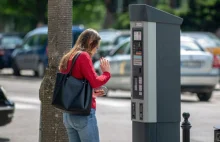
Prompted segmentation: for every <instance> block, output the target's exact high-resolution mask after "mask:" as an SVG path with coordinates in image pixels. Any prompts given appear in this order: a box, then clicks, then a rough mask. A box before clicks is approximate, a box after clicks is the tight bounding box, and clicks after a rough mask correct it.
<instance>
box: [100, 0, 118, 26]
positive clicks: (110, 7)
mask: <svg viewBox="0 0 220 142" xmlns="http://www.w3.org/2000/svg"><path fill="white" fill-rule="evenodd" d="M104 2H105V9H106V14H105V19H104V23H103V26H102V28H103V29H107V28H112V26H113V24H114V22H115V16H114V14H115V12H116V9H115V5H114V3H113V1H112V0H105V1H104Z"/></svg>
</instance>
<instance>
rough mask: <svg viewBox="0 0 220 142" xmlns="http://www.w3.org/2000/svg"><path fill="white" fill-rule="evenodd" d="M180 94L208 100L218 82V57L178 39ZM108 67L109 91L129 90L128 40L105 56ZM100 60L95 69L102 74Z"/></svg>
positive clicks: (190, 40)
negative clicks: (179, 51) (109, 74)
mask: <svg viewBox="0 0 220 142" xmlns="http://www.w3.org/2000/svg"><path fill="white" fill-rule="evenodd" d="M180 48H181V91H182V92H191V93H196V94H197V96H198V98H199V99H200V101H208V100H209V99H210V98H211V96H212V92H213V90H214V88H215V86H216V84H217V83H218V68H219V62H218V58H216V57H215V56H213V55H212V54H210V53H209V52H206V51H204V50H203V49H202V48H201V47H200V46H199V44H197V42H196V41H195V40H193V39H192V38H189V37H183V36H182V37H181V47H180ZM106 58H107V59H108V60H109V62H110V65H111V74H112V77H111V79H110V80H109V82H108V83H107V84H106V87H108V89H111V90H128V91H130V89H131V81H130V77H131V68H130V60H131V56H130V38H127V39H125V40H124V41H123V42H122V43H121V44H119V45H118V46H117V48H116V49H115V50H114V51H113V52H112V53H111V55H110V56H107V57H106ZM99 65H100V63H99V61H97V62H95V63H94V67H95V70H96V72H97V73H98V74H101V73H102V72H101V69H100V67H99Z"/></svg>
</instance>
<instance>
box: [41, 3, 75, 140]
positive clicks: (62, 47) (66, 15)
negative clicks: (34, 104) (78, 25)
mask: <svg viewBox="0 0 220 142" xmlns="http://www.w3.org/2000/svg"><path fill="white" fill-rule="evenodd" d="M71 46H72V0H65V1H64V0H62V1H60V0H48V54H49V55H48V68H47V69H46V73H45V76H44V78H43V81H42V83H41V86H40V90H39V97H40V101H41V116H40V131H39V142H67V141H68V138H67V135H66V130H65V128H64V125H63V119H62V113H61V111H59V110H57V109H55V108H54V107H53V106H52V105H51V100H52V95H53V89H54V85H55V79H56V72H57V71H58V63H59V60H60V58H61V57H62V56H63V54H64V52H66V51H67V50H69V49H70V48H71Z"/></svg>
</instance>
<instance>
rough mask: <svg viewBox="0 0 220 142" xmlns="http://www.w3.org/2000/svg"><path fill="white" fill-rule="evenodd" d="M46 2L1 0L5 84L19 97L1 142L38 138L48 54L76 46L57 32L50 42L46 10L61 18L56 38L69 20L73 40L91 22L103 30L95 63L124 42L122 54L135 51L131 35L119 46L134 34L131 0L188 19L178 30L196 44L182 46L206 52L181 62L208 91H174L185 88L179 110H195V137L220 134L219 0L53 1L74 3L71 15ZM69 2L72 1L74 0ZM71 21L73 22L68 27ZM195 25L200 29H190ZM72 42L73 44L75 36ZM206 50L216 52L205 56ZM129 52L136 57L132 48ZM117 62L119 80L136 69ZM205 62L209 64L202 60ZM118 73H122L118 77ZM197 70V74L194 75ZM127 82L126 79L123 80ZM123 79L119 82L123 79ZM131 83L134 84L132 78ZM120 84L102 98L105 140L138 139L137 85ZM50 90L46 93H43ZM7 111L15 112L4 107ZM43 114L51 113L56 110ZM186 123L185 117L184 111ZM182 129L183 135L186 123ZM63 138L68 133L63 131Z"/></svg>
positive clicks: (194, 140) (0, 59)
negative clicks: (134, 136)
mask: <svg viewBox="0 0 220 142" xmlns="http://www.w3.org/2000/svg"><path fill="white" fill-rule="evenodd" d="M48 1H49V2H51V3H50V4H54V3H53V2H54V1H55V0H0V86H3V87H4V88H5V90H6V91H7V93H6V94H5V95H6V97H7V98H8V99H9V100H11V101H14V102H15V113H14V118H13V119H12V121H11V122H10V123H9V124H7V125H5V126H1V127H0V142H38V138H39V125H40V105H41V103H40V100H39V89H40V85H41V81H42V78H43V76H44V73H45V68H46V67H47V66H48V55H49V56H51V57H53V58H54V59H57V60H58V59H59V57H58V56H57V54H54V53H52V52H50V51H52V49H55V50H57V51H56V52H57V53H58V54H59V56H61V53H63V51H64V48H66V49H67V48H71V46H70V47H66V45H67V44H66V43H67V42H66V41H67V40H65V42H66V43H64V42H63V41H59V42H58V40H57V39H56V40H54V41H53V42H49V43H54V45H50V47H49V46H48V41H49V40H50V41H52V39H48V31H47V30H48V19H49V18H48V13H49V12H48V10H49V9H50V10H52V12H51V13H50V14H51V15H50V16H52V17H53V16H54V17H53V18H55V17H56V18H57V17H59V18H58V19H59V20H60V21H61V22H60V21H58V22H57V21H56V20H55V21H56V22H57V23H56V24H57V25H55V24H54V25H53V24H51V29H56V28H57V29H59V30H58V31H55V30H53V31H50V32H51V33H56V34H54V35H56V36H57V37H58V39H61V38H60V37H61V36H60V35H62V34H63V33H62V30H60V29H65V30H66V29H67V28H66V27H71V25H72V26H73V27H72V35H73V37H72V45H74V42H75V41H76V39H77V37H78V36H79V35H80V33H81V32H82V31H83V30H85V29H87V28H93V29H95V30H97V31H98V32H99V34H100V35H101V36H102V41H101V45H100V48H99V51H98V52H99V53H98V54H97V55H98V56H97V57H96V56H95V57H94V58H93V59H92V60H93V63H95V62H98V59H99V57H101V56H102V57H106V56H108V55H110V53H111V51H114V50H115V49H117V50H118V49H119V51H120V49H123V50H121V51H120V52H121V53H122V52H123V54H121V53H120V55H121V56H124V55H126V54H127V53H125V52H126V51H129V50H127V48H129V49H130V45H129V42H130V40H129V42H127V43H126V46H123V45H121V43H123V40H126V39H128V38H129V37H130V21H129V11H128V5H129V4H134V3H135V4H137V3H138V4H143V3H144V4H148V5H151V6H153V7H155V8H157V9H160V10H163V11H166V12H168V13H171V14H173V15H176V16H179V17H181V18H183V19H184V20H183V23H182V25H181V31H180V34H181V36H185V37H190V39H191V40H192V41H193V42H191V43H190V44H191V45H187V44H188V43H185V44H186V45H187V48H186V47H184V49H183V50H184V51H188V52H190V53H191V54H185V55H187V56H189V57H192V58H194V57H198V54H199V59H203V60H202V61H201V60H199V61H198V62H193V61H186V62H185V63H186V64H185V65H186V66H184V67H182V66H181V68H183V70H184V69H185V70H187V69H189V70H188V71H189V72H183V73H184V74H185V77H188V76H187V74H188V75H189V74H190V75H191V76H190V75H189V76H190V79H192V80H191V81H192V82H193V83H192V82H190V81H188V82H186V84H185V85H186V86H187V85H189V86H190V85H192V84H193V85H194V87H195V88H197V87H198V88H200V89H201V90H203V89H204V90H206V91H207V90H208V92H202V94H200V95H199V96H200V99H198V97H197V96H196V94H190V93H188V94H176V95H181V114H182V113H183V112H189V113H190V115H191V116H190V118H189V121H190V123H191V124H192V128H191V129H190V132H191V133H190V135H191V142H213V141H214V128H213V127H214V126H216V125H220V109H219V108H220V89H219V82H218V81H217V78H218V77H219V74H218V73H216V74H215V75H213V74H211V73H213V70H220V39H219V38H220V11H219V9H220V0H73V1H71V0H66V1H59V2H60V3H57V5H56V6H55V7H56V8H57V7H59V8H60V9H59V10H63V11H62V13H70V11H68V9H67V8H66V7H68V6H70V7H72V15H70V14H69V15H68V14H67V15H64V16H62V15H59V14H60V13H61V12H59V11H58V12H57V13H56V12H55V11H56V9H53V7H50V6H49V5H48ZM68 2H69V3H71V4H70V5H68V4H67V3H68ZM71 5H72V6H71ZM62 6H64V7H62ZM65 6H66V7H65ZM53 10H54V13H53ZM53 14H54V15H53ZM68 16H69V17H68ZM71 16H72V19H71ZM53 18H51V21H52V20H54V19H53ZM65 18H66V19H71V20H72V23H71V20H70V22H69V23H65V22H64V23H62V22H63V21H64V20H63V19H65ZM62 20H63V21H62ZM53 22H54V21H53ZM59 22H60V23H59ZM51 23H52V22H51ZM68 24H69V26H67V25H68ZM53 26H54V27H53ZM62 26H63V27H62ZM42 29H43V30H42ZM33 30H36V31H38V32H36V31H35V32H36V35H30V34H29V35H28V34H27V33H29V32H31V31H33ZM65 30H64V31H65ZM42 31H43V32H42ZM189 32H195V33H192V34H189ZM69 34H71V33H69ZM184 34H185V35H184ZM194 34H195V35H194ZM167 36H169V33H167ZM194 36H196V37H194ZM197 36H198V37H197ZM180 39H181V37H180ZM61 40H62V39H61ZM68 42H69V43H71V41H70V40H69V41H68ZM57 43H59V44H57ZM58 45H59V46H60V47H58ZM69 45H71V44H69ZM69 45H68V46H69ZM127 45H129V46H127ZM181 45H182V44H181ZM186 45H185V46H186ZM36 47H37V48H36ZM72 47H73V46H72ZM121 47H122V48H121ZM178 48H179V47H178ZM181 50H182V46H181ZM194 51H195V52H194ZM201 52H203V53H201ZM208 52H211V53H209V55H207V54H208ZM116 55H117V54H116ZM200 55H201V56H200ZM127 56H130V52H129V53H128V54H127ZM112 57H114V56H112ZM197 59H198V58H197ZM207 59H210V62H209V64H208V63H207V64H205V63H206V61H207ZM36 60H37V61H36ZM211 61H212V62H211ZM116 62H117V63H118V64H114V65H115V66H114V67H113V73H112V76H114V75H115V76H116V77H115V78H117V79H115V80H114V81H115V82H117V83H118V82H119V81H121V80H123V79H125V78H123V77H125V76H124V75H126V73H125V71H128V72H129V69H130V68H126V66H125V63H124V61H123V60H122V61H121V60H117V61H116ZM183 62H184V61H183ZM121 63H123V64H121ZM181 63H182V61H181ZM52 64H53V66H56V65H57V64H58V63H57V62H55V60H51V64H50V65H52ZM204 64H205V66H202V65H204ZM19 65H20V66H19ZM121 65H124V71H122V72H123V73H124V74H123V73H122V72H121V70H120V71H119V68H118V67H119V66H120V67H121ZM57 66H58V65H57ZM30 69H31V70H30ZM120 69H121V68H120ZM193 69H194V70H193ZM51 70H52V69H51ZM190 71H191V72H190ZM96 72H97V74H99V73H100V72H99V71H98V69H96ZM181 73H182V72H181ZM119 74H120V75H121V74H123V75H122V76H119ZM201 74H202V75H201ZM200 75H201V76H200ZM50 77H51V76H50ZM53 77H54V76H53ZM127 77H130V74H127ZM191 77H192V78H191ZM193 77H195V78H196V77H198V78H196V79H193ZM199 77H201V78H199ZM51 78H52V77H51ZM127 79H129V78H127ZM190 79H188V80H190ZM203 79H204V80H207V82H205V81H204V80H203ZM125 80H126V79H125ZM114 81H113V83H112V84H113V85H114V83H115V82H114ZM125 83H127V82H126V81H125ZM168 83H169V82H168ZM215 83H216V85H217V87H216V89H215V90H214V91H213V90H212V85H213V84H214V85H215ZM118 84H119V85H118V86H117V85H116V87H121V86H120V85H122V86H123V85H124V84H120V83H118ZM195 84H196V85H195ZM204 84H205V85H204ZM201 86H202V87H201ZM210 86H211V89H210ZM126 87H128V88H129V85H127V86H126ZM190 87H192V86H190ZM205 87H206V88H205ZM195 88H193V89H195ZM129 89H130V88H129ZM116 90H117V91H112V90H110V92H109V95H108V97H99V98H97V119H98V126H99V132H100V139H101V142H131V141H132V121H131V117H130V115H131V113H130V110H131V108H130V102H131V99H130V96H131V92H130V91H122V90H120V89H119V90H118V88H116ZM187 91H188V90H187ZM212 91H213V92H212ZM45 92H46V91H45ZM48 92H49V91H48ZM211 94H212V97H211ZM47 95H48V93H47V92H46V93H45V96H47ZM49 95H50V94H49ZM164 95H166V94H164ZM197 95H198V93H197ZM207 96H210V97H211V99H210V100H209V97H207ZM0 98H1V96H0ZM45 98H46V97H45ZM5 102H7V101H5V100H3V101H2V100H0V111H4V109H3V108H5V105H8V104H6V103H5ZM1 103H3V104H1ZM6 108H7V107H6ZM51 111H52V110H51ZM49 114H53V113H49ZM2 116H3V113H1V115H0V118H3V117H2ZM4 116H7V117H5V118H9V117H8V116H9V115H8V114H6V113H5V114H4ZM45 119H49V120H50V119H51V120H52V119H53V117H51V118H45ZM44 122H45V120H44ZM47 122H49V121H47ZM52 122H53V121H52ZM181 122H183V118H182V117H181ZM53 124H54V123H53ZM180 126H181V123H180ZM50 132H52V131H50ZM180 132H181V136H182V130H181V127H180ZM46 135H47V134H46ZM181 138H182V137H181ZM51 139H53V138H51ZM61 139H63V138H62V136H61Z"/></svg>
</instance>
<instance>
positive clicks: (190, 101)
mask: <svg viewBox="0 0 220 142" xmlns="http://www.w3.org/2000/svg"><path fill="white" fill-rule="evenodd" d="M198 102H199V101H196V100H183V99H182V100H181V103H198Z"/></svg>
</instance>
